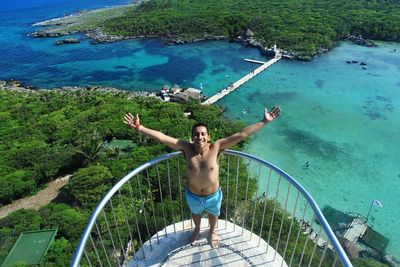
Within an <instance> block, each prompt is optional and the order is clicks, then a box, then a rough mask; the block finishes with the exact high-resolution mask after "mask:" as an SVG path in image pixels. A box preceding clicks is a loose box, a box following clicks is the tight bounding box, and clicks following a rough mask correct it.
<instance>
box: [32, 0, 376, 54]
mask: <svg viewBox="0 0 400 267" xmlns="http://www.w3.org/2000/svg"><path fill="white" fill-rule="evenodd" d="M140 2H142V1H136V2H135V3H134V4H129V5H125V6H117V7H110V8H102V9H95V10H89V11H81V12H79V13H75V14H71V15H68V16H64V17H60V18H55V19H50V20H46V21H43V22H38V23H35V24H33V26H40V27H45V28H43V29H40V30H38V31H35V32H32V33H30V34H29V36H31V37H37V38H43V37H53V38H54V37H61V36H66V35H72V34H79V33H83V34H85V36H86V37H87V38H88V39H90V40H91V41H90V42H91V43H92V44H100V43H111V42H116V41H121V40H127V39H137V38H161V39H163V40H164V41H165V44H166V45H176V44H186V43H193V42H200V41H210V40H228V39H229V38H228V37H227V36H222V35H219V36H214V35H209V34H204V36H196V37H186V38H185V37H180V36H171V35H168V34H144V35H139V36H117V35H110V34H105V33H104V32H102V30H101V28H100V27H99V26H98V25H99V23H100V24H101V19H103V17H102V16H105V17H106V18H107V19H109V18H112V17H113V16H118V15H120V14H123V12H126V10H128V9H129V8H134V7H135V6H136V5H138V4H139V3H140ZM94 22H95V23H94ZM96 22H97V24H96ZM96 25H97V26H96ZM249 31H250V32H251V30H250V29H247V30H245V31H244V32H243V34H242V35H241V36H238V37H237V38H235V39H229V41H233V42H239V43H241V44H242V45H245V46H250V47H254V48H257V49H258V50H260V52H261V53H262V54H264V55H267V56H273V55H271V48H270V47H265V46H263V45H262V43H261V42H259V41H258V40H257V38H256V37H254V36H248V35H247V34H248V32H249ZM344 40H349V41H351V42H353V43H354V44H357V45H361V46H368V47H374V46H376V44H375V43H374V42H373V41H372V40H368V39H364V38H363V37H362V36H355V35H349V36H347V37H345V38H344ZM339 41H340V40H338V41H336V42H334V43H333V44H332V47H329V48H322V47H321V48H319V49H318V51H317V52H316V53H315V54H310V55H300V54H299V53H298V52H297V51H293V50H288V51H281V53H282V55H283V57H285V58H289V59H295V60H303V61H310V60H312V59H313V58H314V57H316V56H318V55H320V54H323V53H326V52H328V51H329V50H331V49H333V48H334V47H336V46H337V45H338V43H339ZM73 43H79V40H78V39H76V38H67V39H59V40H57V41H56V42H55V44H57V45H59V44H73Z"/></svg>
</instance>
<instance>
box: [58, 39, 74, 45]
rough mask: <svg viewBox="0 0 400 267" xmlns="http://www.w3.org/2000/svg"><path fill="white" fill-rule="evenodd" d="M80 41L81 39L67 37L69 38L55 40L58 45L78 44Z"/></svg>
mask: <svg viewBox="0 0 400 267" xmlns="http://www.w3.org/2000/svg"><path fill="white" fill-rule="evenodd" d="M77 43H80V41H79V40H78V39H76V38H67V39H62V40H58V41H57V42H55V44H56V45H62V44H77Z"/></svg>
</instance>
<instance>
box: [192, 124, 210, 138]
mask: <svg viewBox="0 0 400 267" xmlns="http://www.w3.org/2000/svg"><path fill="white" fill-rule="evenodd" d="M200 126H203V127H206V130H207V133H208V127H207V124H205V123H204V122H198V123H196V124H195V125H193V127H192V136H193V133H194V130H195V129H196V128H197V127H200Z"/></svg>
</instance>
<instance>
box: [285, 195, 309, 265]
mask: <svg viewBox="0 0 400 267" xmlns="http://www.w3.org/2000/svg"><path fill="white" fill-rule="evenodd" d="M307 208H308V202H307V201H306V205H305V206H304V211H303V216H302V218H301V219H300V221H299V222H300V227H299V230H298V231H297V236H296V242H294V248H293V252H292V256H291V257H290V262H289V266H292V261H293V258H294V254H295V252H296V248H297V244H298V242H299V238H300V233H301V230H302V227H303V225H302V223H304V218H305V216H306V211H307Z"/></svg>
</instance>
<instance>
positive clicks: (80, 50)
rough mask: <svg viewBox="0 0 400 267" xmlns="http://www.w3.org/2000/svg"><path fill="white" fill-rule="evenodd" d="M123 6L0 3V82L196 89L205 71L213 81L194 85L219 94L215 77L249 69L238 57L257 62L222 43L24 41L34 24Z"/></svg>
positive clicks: (122, 0) (111, 1) (109, 1)
mask: <svg viewBox="0 0 400 267" xmlns="http://www.w3.org/2000/svg"><path fill="white" fill-rule="evenodd" d="M126 3H127V1H126V0H119V1H116V0H104V1H94V0H93V1H92V0H85V1H77V0H76V1H50V0H48V1H27V0H25V1H17V2H6V3H2V4H1V8H0V9H1V13H2V14H4V16H3V18H2V20H1V21H0V69H1V73H0V79H2V80H8V79H17V80H20V81H22V82H24V83H25V84H29V85H33V86H36V87H39V88H54V87H59V86H63V85H69V86H78V85H103V86H114V87H117V88H121V89H126V90H147V91H154V90H158V89H159V88H160V87H162V86H163V85H164V84H170V85H171V84H178V85H180V86H184V87H188V86H192V87H199V82H198V81H196V78H198V76H199V75H201V74H202V73H205V71H206V70H210V71H211V73H212V74H214V75H212V77H208V78H207V79H204V80H202V81H200V82H201V83H203V86H205V87H207V83H209V84H211V83H212V84H215V85H218V86H217V88H219V87H221V88H222V87H223V86H225V84H224V82H225V81H222V83H221V85H220V86H219V83H218V77H217V75H216V74H218V75H223V76H224V77H226V76H227V75H228V76H229V75H230V73H232V72H234V73H237V74H238V75H239V76H240V75H242V74H243V73H244V72H247V71H248V70H249V69H250V68H251V67H252V66H251V65H250V64H249V63H246V62H244V61H243V56H248V57H252V58H259V57H260V55H259V52H258V51H257V50H254V49H246V48H244V47H241V46H240V45H237V44H228V43H222V44H221V45H213V42H211V43H210V42H207V43H206V42H204V43H198V44H195V45H185V46H179V47H177V46H165V45H164V43H163V41H162V40H132V41H125V42H117V43H112V44H99V45H92V44H90V40H88V39H87V38H86V37H85V36H84V35H80V34H78V35H73V37H76V38H78V39H80V40H81V43H79V44H74V45H63V46H56V45H55V44H54V43H55V42H56V41H57V40H58V39H61V38H31V37H29V36H28V34H29V33H31V32H33V31H36V30H38V29H40V27H33V26H32V25H33V24H34V23H36V22H40V21H43V20H47V19H51V18H57V17H60V16H63V15H68V14H71V13H73V12H76V11H79V10H83V9H94V8H101V7H104V6H111V5H118V4H126ZM214 76H215V77H216V80H215V81H214V80H213V78H214ZM239 76H238V77H239ZM210 93H212V92H210Z"/></svg>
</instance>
